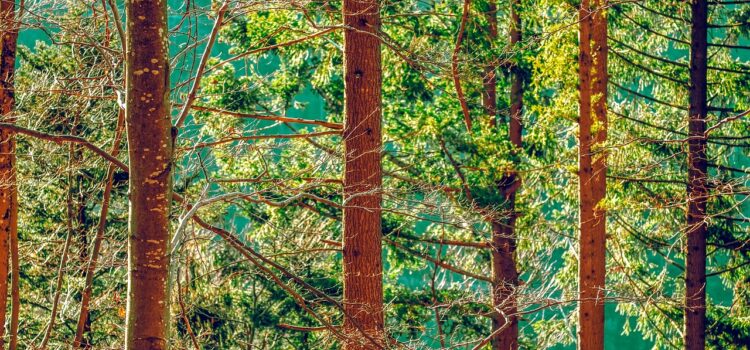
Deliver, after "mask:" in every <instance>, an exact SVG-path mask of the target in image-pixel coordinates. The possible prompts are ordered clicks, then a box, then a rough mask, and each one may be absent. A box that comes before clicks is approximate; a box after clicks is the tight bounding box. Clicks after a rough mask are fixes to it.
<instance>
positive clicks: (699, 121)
mask: <svg viewBox="0 0 750 350" xmlns="http://www.w3.org/2000/svg"><path fill="white" fill-rule="evenodd" d="M691 7H692V20H691V22H692V27H691V31H690V109H689V111H690V116H689V125H688V133H689V135H690V137H689V139H688V188H687V191H688V203H687V232H686V234H687V247H686V250H687V252H686V258H685V349H688V350H696V349H704V348H705V343H706V288H705V287H706V232H707V231H708V227H707V224H706V199H707V197H708V185H707V181H708V179H707V174H708V163H707V160H706V137H705V132H706V117H707V116H708V108H707V101H706V86H707V84H706V72H707V69H708V62H707V61H708V58H707V57H708V56H707V46H708V45H707V44H708V39H707V35H708V33H707V32H708V29H707V28H708V23H707V22H708V4H707V1H705V0H692V1H691Z"/></svg>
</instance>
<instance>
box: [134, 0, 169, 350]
mask: <svg viewBox="0 0 750 350" xmlns="http://www.w3.org/2000/svg"><path fill="white" fill-rule="evenodd" d="M125 9H126V13H127V31H126V36H127V53H126V68H125V78H126V86H127V101H126V109H125V110H126V112H125V120H126V123H127V135H128V156H129V160H130V174H129V175H130V176H129V181H130V218H129V228H130V231H129V240H128V271H129V280H128V308H127V336H126V339H127V348H128V349H166V348H167V343H168V339H167V333H168V324H169V295H168V272H169V249H168V248H169V242H170V237H169V209H170V201H171V199H172V192H171V182H172V181H171V179H172V163H171V161H172V149H173V147H174V145H173V135H172V134H173V133H172V131H171V130H172V125H171V121H170V106H169V60H168V55H169V51H168V45H169V40H168V33H169V32H168V28H167V0H141V1H128V2H127V4H126V7H125Z"/></svg>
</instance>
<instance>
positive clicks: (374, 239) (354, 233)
mask: <svg viewBox="0 0 750 350" xmlns="http://www.w3.org/2000/svg"><path fill="white" fill-rule="evenodd" d="M343 13H344V24H345V25H346V28H347V29H345V30H344V76H345V80H344V89H345V95H344V101H345V102H344V109H345V114H346V119H345V122H344V124H345V126H344V134H343V138H344V151H345V165H344V246H343V257H344V312H345V313H346V316H345V319H344V330H345V334H346V335H347V336H348V339H347V340H346V341H344V348H345V349H372V348H376V345H375V344H374V343H378V344H381V346H382V342H383V339H385V336H384V334H383V332H384V329H383V323H384V321H383V281H382V278H383V270H382V269H383V263H382V257H381V251H382V248H381V235H382V232H381V221H380V203H381V199H382V194H381V184H382V169H381V164H380V152H381V119H382V117H381V115H382V112H381V79H382V77H381V76H382V71H381V66H380V39H379V38H378V32H379V28H380V14H379V4H378V0H344V7H343Z"/></svg>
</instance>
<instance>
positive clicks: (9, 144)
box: [0, 0, 18, 349]
mask: <svg viewBox="0 0 750 350" xmlns="http://www.w3.org/2000/svg"><path fill="white" fill-rule="evenodd" d="M15 11H16V10H15V1H13V0H0V118H2V120H1V121H2V122H3V123H15V120H16V118H15V116H14V115H13V109H14V105H15V91H14V88H13V72H14V68H15V65H16V44H17V40H18V30H17V25H16V23H15V22H16V20H15ZM15 163H16V140H15V135H14V133H13V132H11V131H8V130H0V349H5V321H6V314H5V312H6V309H7V305H8V270H9V264H8V261H9V252H10V250H11V246H12V244H11V241H14V240H15V239H16V238H15V237H17V235H18V192H17V185H16V170H15ZM14 270H17V268H15V267H14ZM13 286H14V289H17V288H16V287H17V286H18V274H17V273H14V274H13ZM15 294H17V293H14V295H15ZM14 299H16V298H14ZM13 314H15V315H17V314H18V304H17V303H15V302H14V303H13ZM12 318H13V317H12ZM16 320H17V317H15V318H13V320H12V321H11V328H12V329H11V338H12V339H11V343H12V345H13V343H15V336H14V335H13V334H14V333H13V330H14V329H17V327H16V326H14V325H17V324H18V322H17V321H16Z"/></svg>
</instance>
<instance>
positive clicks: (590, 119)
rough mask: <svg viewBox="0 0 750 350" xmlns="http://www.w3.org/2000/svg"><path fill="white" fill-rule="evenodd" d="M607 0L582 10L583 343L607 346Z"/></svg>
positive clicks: (595, 1) (589, 346)
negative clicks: (605, 309)
mask: <svg viewBox="0 0 750 350" xmlns="http://www.w3.org/2000/svg"><path fill="white" fill-rule="evenodd" d="M606 2H607V1H606V0H593V1H589V0H583V1H582V2H581V8H580V10H579V21H580V37H579V58H578V59H579V62H578V63H579V79H580V82H579V83H580V87H579V92H580V97H579V98H580V106H579V108H580V119H579V136H578V137H579V150H578V152H579V153H578V154H579V170H578V176H579V179H578V181H579V184H578V185H579V196H580V229H581V236H580V242H579V249H580V251H579V259H580V261H579V266H578V288H579V297H580V301H579V308H578V318H579V329H578V347H579V349H583V350H589V349H603V348H604V283H605V273H606V271H605V269H606V260H605V259H606V254H605V246H606V243H605V235H606V210H605V208H604V207H603V206H602V204H603V203H602V201H603V200H604V197H605V194H606V190H607V183H606V174H607V164H606V152H605V149H604V142H605V141H606V139H607V19H606V16H605V11H604V9H605V6H606Z"/></svg>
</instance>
